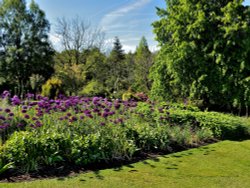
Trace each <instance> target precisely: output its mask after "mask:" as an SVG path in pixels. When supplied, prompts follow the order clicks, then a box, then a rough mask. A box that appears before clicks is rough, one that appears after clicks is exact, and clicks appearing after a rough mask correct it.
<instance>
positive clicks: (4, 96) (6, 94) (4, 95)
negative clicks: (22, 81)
mask: <svg viewBox="0 0 250 188" xmlns="http://www.w3.org/2000/svg"><path fill="white" fill-rule="evenodd" d="M9 96H10V92H9V91H6V90H5V91H4V92H3V94H2V98H8V97H9Z"/></svg>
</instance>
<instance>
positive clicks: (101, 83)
mask: <svg viewBox="0 0 250 188" xmlns="http://www.w3.org/2000/svg"><path fill="white" fill-rule="evenodd" d="M73 54H74V52H73V51H63V52H61V53H57V54H56V56H55V62H56V64H55V70H56V71H55V75H56V76H57V77H58V78H60V79H61V80H62V84H63V89H64V91H65V92H66V93H67V94H69V95H72V94H74V95H77V94H78V93H80V94H83V95H86V96H95V95H106V94H107V91H106V85H105V82H106V80H107V79H108V74H107V70H108V69H107V65H106V64H105V59H106V57H105V55H104V54H103V53H102V52H100V50H99V49H98V48H92V49H87V50H84V51H83V52H81V53H80V52H79V54H78V63H77V61H76V60H75V58H74V55H73Z"/></svg>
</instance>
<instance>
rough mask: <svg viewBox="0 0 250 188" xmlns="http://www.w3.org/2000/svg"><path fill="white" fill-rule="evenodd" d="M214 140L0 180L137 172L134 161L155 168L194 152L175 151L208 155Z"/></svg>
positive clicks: (59, 178) (52, 168)
mask: <svg viewBox="0 0 250 188" xmlns="http://www.w3.org/2000/svg"><path fill="white" fill-rule="evenodd" d="M244 140H247V139H238V140H237V141H238V142H241V141H244ZM233 141H235V140H233ZM215 142H218V140H213V141H211V142H208V143H204V144H203V145H200V146H196V147H183V146H181V147H180V146H178V147H176V146H175V147H174V145H173V146H171V147H172V148H171V149H172V150H168V151H165V152H164V151H163V152H162V151H155V152H154V153H147V152H142V153H138V154H137V155H136V156H135V157H134V158H133V159H132V160H117V161H110V162H109V163H107V162H104V161H102V162H100V163H95V164H91V165H88V166H85V167H79V166H76V165H70V164H69V165H67V166H60V167H50V168H45V169H42V170H40V171H39V172H35V173H30V174H25V175H24V174H15V173H9V174H7V175H6V177H1V178H0V182H22V181H33V180H37V179H46V178H57V180H59V181H65V180H68V179H70V178H73V177H75V176H77V175H78V174H80V173H86V172H93V173H94V176H93V177H91V178H96V179H99V180H104V178H105V177H104V176H102V175H101V174H100V170H104V169H113V170H114V171H116V172H119V171H122V170H123V168H125V167H127V168H130V170H129V171H128V172H130V173H135V172H137V170H135V169H134V166H133V164H134V163H136V162H139V161H141V162H142V163H143V164H145V165H148V166H149V167H151V168H156V166H155V165H154V164H152V163H154V162H161V160H160V159H159V157H162V158H173V157H174V158H178V159H180V160H178V162H180V163H181V162H182V160H181V158H182V157H185V156H190V155H193V154H194V153H193V152H192V151H186V152H184V153H176V152H181V151H184V150H188V149H192V148H198V150H200V151H202V152H204V153H203V155H209V154H210V153H211V152H214V151H216V150H215V149H214V148H211V147H208V146H206V145H208V144H211V143H215ZM205 144H206V145H205ZM168 154H172V155H168ZM151 161H152V163H151ZM165 165H166V169H168V170H177V169H178V165H177V164H171V163H168V164H165ZM79 181H81V182H85V181H87V180H86V179H83V178H82V179H80V180H79Z"/></svg>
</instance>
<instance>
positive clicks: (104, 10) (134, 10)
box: [27, 0, 250, 51]
mask: <svg viewBox="0 0 250 188" xmlns="http://www.w3.org/2000/svg"><path fill="white" fill-rule="evenodd" d="M29 2H30V0H27V3H29ZM35 2H36V3H38V4H39V6H40V8H41V9H42V10H44V11H45V13H46V17H47V19H48V20H49V21H50V23H51V29H52V31H51V35H50V36H51V40H52V42H53V43H54V45H55V46H57V45H58V39H57V38H56V36H55V35H54V33H53V30H54V25H55V23H56V19H57V18H61V17H65V18H68V19H70V18H73V17H75V16H79V17H80V18H81V19H83V20H85V21H89V22H91V25H92V26H97V27H101V28H102V29H103V30H104V31H105V34H106V40H107V41H112V40H113V38H114V37H115V36H118V37H119V38H120V40H121V43H122V45H123V48H124V49H125V51H130V50H131V51H134V50H135V48H136V46H137V45H138V43H139V41H140V39H141V37H142V36H145V37H146V39H147V40H148V44H149V46H150V48H151V50H155V49H156V46H157V42H156V41H154V34H153V32H152V30H153V28H152V26H151V23H152V22H154V21H156V20H158V19H159V18H158V16H157V15H156V8H155V7H161V8H165V7H166V4H165V0H35ZM245 4H247V5H250V0H245Z"/></svg>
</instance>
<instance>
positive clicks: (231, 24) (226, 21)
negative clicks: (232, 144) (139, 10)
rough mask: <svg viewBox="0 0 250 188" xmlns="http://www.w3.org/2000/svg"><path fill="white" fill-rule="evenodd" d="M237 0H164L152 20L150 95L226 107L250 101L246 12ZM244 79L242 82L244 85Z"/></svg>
mask: <svg viewBox="0 0 250 188" xmlns="http://www.w3.org/2000/svg"><path fill="white" fill-rule="evenodd" d="M242 2H243V1H239V0H226V1H225V0H217V1H213V0H194V1H186V0H166V4H167V9H166V10H165V9H159V8H158V11H157V13H158V15H159V16H160V17H161V19H160V20H159V21H156V22H154V23H153V26H154V32H155V34H156V39H157V41H158V42H159V45H160V46H161V50H160V52H159V55H158V58H157V62H156V63H155V64H154V66H153V68H152V71H151V78H152V79H153V86H152V95H153V96H155V97H156V96H158V97H162V98H163V99H172V100H177V99H178V98H179V99H180V98H182V99H183V98H189V99H191V100H199V101H202V102H203V105H204V106H206V107H211V108H215V107H216V109H217V110H218V109H224V110H230V109H233V107H236V106H237V107H238V108H241V106H242V105H243V104H244V105H245V104H246V103H249V102H247V101H246V96H245V99H243V98H244V97H243V96H244V93H246V90H245V89H244V88H247V87H249V82H248V80H249V79H248V76H249V75H250V69H249V68H250V65H249V57H250V51H249V50H250V45H249V44H250V43H249V41H250V33H249V32H250V29H249V28H250V27H249V26H250V24H249V23H250V22H249V20H250V19H249V15H250V14H249V11H248V9H247V7H244V6H243V5H242ZM243 83H244V84H243Z"/></svg>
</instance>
